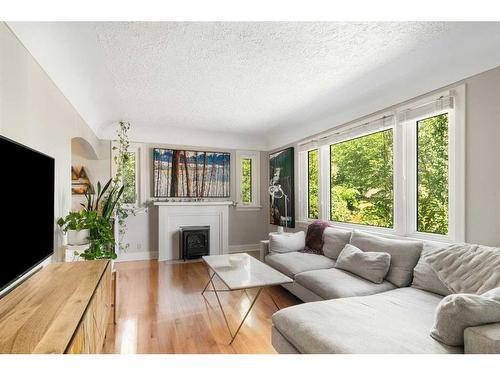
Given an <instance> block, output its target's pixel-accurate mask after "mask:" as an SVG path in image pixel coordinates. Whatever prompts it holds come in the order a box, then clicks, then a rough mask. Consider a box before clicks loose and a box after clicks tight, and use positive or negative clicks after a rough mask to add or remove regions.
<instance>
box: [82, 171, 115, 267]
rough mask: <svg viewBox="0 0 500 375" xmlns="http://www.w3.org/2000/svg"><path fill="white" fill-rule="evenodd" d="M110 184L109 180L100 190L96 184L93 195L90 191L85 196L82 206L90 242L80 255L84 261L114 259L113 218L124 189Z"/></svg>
mask: <svg viewBox="0 0 500 375" xmlns="http://www.w3.org/2000/svg"><path fill="white" fill-rule="evenodd" d="M111 183H112V180H109V181H108V182H107V183H106V185H104V187H102V188H101V183H100V182H98V183H97V191H96V193H95V194H94V193H91V192H90V191H87V193H86V194H85V196H86V199H87V202H86V204H82V206H83V207H84V212H87V221H88V228H89V240H90V246H89V248H88V249H87V250H85V251H84V252H83V253H81V254H80V256H81V257H82V258H84V259H85V260H92V259H112V260H113V259H116V256H117V255H116V253H115V250H114V248H115V238H114V234H113V220H114V219H113V218H114V214H115V207H116V204H117V202H118V201H119V200H120V197H121V195H122V194H123V189H124V187H123V186H119V185H116V184H115V185H111ZM89 190H90V189H89ZM108 190H109V191H108Z"/></svg>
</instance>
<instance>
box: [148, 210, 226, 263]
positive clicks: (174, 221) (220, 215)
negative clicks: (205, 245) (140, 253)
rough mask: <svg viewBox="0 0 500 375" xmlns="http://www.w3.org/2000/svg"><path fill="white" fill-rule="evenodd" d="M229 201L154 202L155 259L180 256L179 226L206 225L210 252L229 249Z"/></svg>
mask: <svg viewBox="0 0 500 375" xmlns="http://www.w3.org/2000/svg"><path fill="white" fill-rule="evenodd" d="M232 204H233V202H231V201H200V202H161V201H158V202H154V205H155V206H158V247H159V248H158V260H159V261H162V260H173V259H180V258H181V254H180V249H179V228H180V227H183V226H190V225H194V226H201V225H208V226H210V255H218V254H226V253H228V252H229V244H228V243H229V229H228V225H229V206H230V205H232Z"/></svg>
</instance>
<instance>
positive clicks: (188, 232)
mask: <svg viewBox="0 0 500 375" xmlns="http://www.w3.org/2000/svg"><path fill="white" fill-rule="evenodd" d="M179 248H180V251H181V255H182V259H184V260H186V259H197V258H201V257H202V256H203V255H209V254H210V227H209V226H188V227H180V228H179Z"/></svg>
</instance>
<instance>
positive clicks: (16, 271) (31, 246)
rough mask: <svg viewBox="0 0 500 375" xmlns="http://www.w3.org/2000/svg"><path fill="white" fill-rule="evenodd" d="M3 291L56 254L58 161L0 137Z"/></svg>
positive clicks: (0, 278) (0, 280)
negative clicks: (55, 184) (55, 165)
mask: <svg viewBox="0 0 500 375" xmlns="http://www.w3.org/2000/svg"><path fill="white" fill-rule="evenodd" d="M0 176H1V178H0V207H2V211H1V216H2V219H1V225H0V228H1V231H0V234H1V236H0V238H1V240H0V249H1V257H0V291H1V290H2V289H5V288H6V287H7V286H8V285H10V284H11V283H13V282H14V281H16V280H17V279H18V278H20V277H21V276H23V275H24V274H25V273H27V272H28V271H30V270H31V269H32V268H33V267H35V266H37V265H38V264H40V263H41V262H42V261H43V260H45V259H46V258H47V257H49V256H50V255H52V253H53V252H54V159H53V158H51V157H49V156H47V155H44V154H42V153H40V152H38V151H35V150H32V149H30V148H28V147H25V146H23V145H21V144H19V143H17V142H14V141H11V140H9V139H7V138H5V137H2V136H0Z"/></svg>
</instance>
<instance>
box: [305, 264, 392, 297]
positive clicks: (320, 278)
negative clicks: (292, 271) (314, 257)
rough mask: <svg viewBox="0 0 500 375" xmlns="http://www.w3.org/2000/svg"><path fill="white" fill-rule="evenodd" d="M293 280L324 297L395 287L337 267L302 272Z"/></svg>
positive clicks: (362, 293) (359, 294) (367, 293)
mask: <svg viewBox="0 0 500 375" xmlns="http://www.w3.org/2000/svg"><path fill="white" fill-rule="evenodd" d="M295 282H296V283H297V284H300V285H302V286H303V287H304V288H307V289H309V290H310V291H311V292H313V293H315V294H317V295H318V296H320V297H321V298H324V299H333V298H344V297H355V296H368V295H372V294H376V293H382V292H386V291H388V290H392V289H395V288H396V287H395V286H394V285H393V284H391V283H390V282H388V281H383V282H382V283H381V284H375V283H372V282H371V281H368V280H365V279H363V278H362V277H359V276H356V275H354V274H352V273H350V272H347V271H343V270H340V269H337V268H330V269H323V270H315V271H307V272H302V273H300V274H298V275H296V276H295Z"/></svg>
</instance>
